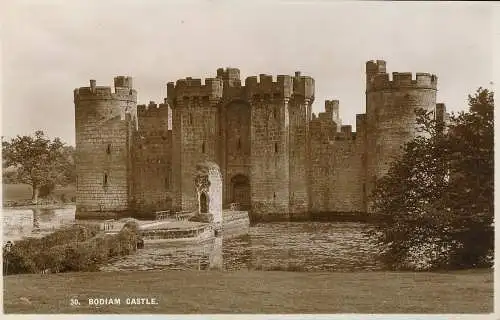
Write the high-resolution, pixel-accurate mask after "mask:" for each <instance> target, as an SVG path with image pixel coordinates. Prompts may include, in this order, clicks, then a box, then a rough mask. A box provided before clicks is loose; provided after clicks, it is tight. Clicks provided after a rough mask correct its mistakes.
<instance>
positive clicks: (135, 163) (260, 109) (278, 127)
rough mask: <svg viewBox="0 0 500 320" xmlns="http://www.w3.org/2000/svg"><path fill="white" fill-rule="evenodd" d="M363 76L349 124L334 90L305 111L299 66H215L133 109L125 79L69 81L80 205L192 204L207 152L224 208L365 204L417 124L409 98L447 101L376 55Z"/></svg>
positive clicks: (266, 215) (262, 216) (304, 209)
mask: <svg viewBox="0 0 500 320" xmlns="http://www.w3.org/2000/svg"><path fill="white" fill-rule="evenodd" d="M366 77H367V91H366V114H359V115H357V117H356V132H352V127H351V126H350V125H342V122H341V119H340V116H339V101H338V100H327V101H326V102H325V111H324V112H321V113H319V114H318V116H315V115H312V112H311V105H312V103H313V102H314V79H312V78H311V77H307V76H301V75H300V72H296V73H295V75H294V76H288V75H279V76H278V77H277V78H276V80H273V77H272V76H269V75H265V74H261V75H260V76H259V77H247V78H246V80H245V82H244V85H242V83H241V80H240V71H239V70H238V69H235V68H227V69H222V68H221V69H218V70H217V76H216V78H208V79H205V80H204V83H202V80H201V79H193V78H186V79H180V80H178V81H177V82H176V83H173V82H170V83H168V84H167V98H166V99H165V103H164V104H160V105H159V106H157V105H155V104H150V105H149V106H145V105H142V106H138V107H137V111H136V108H135V103H136V102H135V101H136V93H135V90H133V89H132V86H131V79H130V78H124V77H118V78H117V79H118V80H115V87H116V89H115V90H116V93H111V89H110V88H102V87H97V88H95V84H94V86H93V85H92V84H91V87H89V88H80V89H76V90H75V108H76V134H77V153H78V154H79V160H78V163H77V171H78V173H79V179H78V184H79V185H78V196H77V207H78V208H80V210H88V211H96V212H98V211H99V212H100V211H101V210H104V211H107V210H133V211H134V212H136V214H139V215H140V214H148V213H149V214H150V213H151V212H154V211H160V210H167V209H175V210H185V211H197V210H198V200H199V199H198V195H197V192H196V187H195V184H194V177H195V174H196V166H197V165H198V164H199V163H204V162H206V161H212V162H213V163H216V164H217V165H218V166H219V167H220V172H221V177H222V185H223V190H222V194H221V196H222V202H223V206H224V207H226V208H227V207H228V206H229V205H230V204H231V203H234V202H237V203H239V204H240V205H242V206H244V207H245V208H244V209H248V210H250V211H251V215H252V218H253V219H257V220H274V219H277V218H281V219H288V218H304V217H306V218H307V217H308V216H309V215H310V214H311V213H321V212H323V213H329V214H334V213H335V212H341V213H345V212H367V211H368V210H369V204H368V195H369V193H370V192H371V190H373V188H374V181H375V179H376V178H379V177H381V176H382V175H383V174H384V173H385V172H386V171H387V169H388V167H389V165H390V162H391V161H392V160H393V159H395V158H396V157H397V156H398V155H399V154H400V153H401V147H402V145H403V144H404V143H405V142H406V141H408V140H409V139H411V138H412V137H414V136H415V135H416V134H417V132H416V131H415V114H414V109H415V107H422V108H424V109H426V110H429V111H431V110H436V111H437V112H438V113H440V114H441V118H443V117H444V115H445V111H444V110H445V108H444V105H441V104H440V105H439V106H438V107H437V108H436V87H437V78H436V77H435V76H434V75H430V74H426V73H417V74H416V77H414V78H413V76H412V75H411V74H410V73H393V76H392V79H390V77H389V75H388V74H387V73H386V65H385V61H381V60H378V61H369V62H368V63H367V64H366ZM136 112H137V115H136ZM438 116H439V115H438ZM169 123H171V127H170V124H169ZM169 129H171V130H169ZM109 144H111V146H112V147H111V148H112V152H111V154H108V153H107V152H106V150H107V149H106V148H107V147H106V146H107V145H109ZM103 150H104V151H105V152H103ZM104 174H107V175H108V176H107V179H108V181H107V187H106V188H103V185H102V180H103V175H104Z"/></svg>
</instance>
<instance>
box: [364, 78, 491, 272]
mask: <svg viewBox="0 0 500 320" xmlns="http://www.w3.org/2000/svg"><path fill="white" fill-rule="evenodd" d="M469 105H470V110H469V112H461V113H459V114H458V115H453V116H452V117H451V119H450V123H449V125H448V126H446V129H445V128H444V127H443V125H442V124H440V123H439V122H437V121H436V120H433V119H432V117H431V115H430V114H429V113H426V112H424V111H422V110H419V111H418V112H417V117H418V121H417V123H418V124H419V125H420V127H421V129H422V131H424V132H425V134H424V135H422V136H419V137H417V138H415V139H414V140H412V141H410V142H409V143H407V144H406V145H405V146H404V150H403V155H402V156H401V158H399V159H398V160H397V161H395V162H394V163H393V164H392V166H391V168H390V169H389V171H388V173H387V174H386V176H384V177H382V178H381V179H379V180H378V181H377V186H376V188H375V190H374V192H373V193H372V200H373V209H374V210H373V211H374V212H373V215H374V217H375V218H376V219H375V221H377V222H376V223H375V229H374V230H373V231H372V232H371V235H372V236H374V239H375V241H376V242H377V243H378V244H379V245H381V247H382V252H381V258H382V259H383V260H384V261H385V262H386V263H387V265H388V266H389V267H391V268H393V269H401V268H408V267H410V265H411V266H412V267H415V263H416V262H417V261H416V260H418V259H420V260H422V258H424V260H426V262H427V265H426V267H430V268H443V267H446V268H470V267H480V266H486V265H490V264H491V260H490V259H489V258H491V254H492V252H493V93H491V92H489V91H488V90H484V89H482V88H480V89H479V90H478V91H477V92H476V94H475V95H474V96H469ZM443 129H445V130H443Z"/></svg>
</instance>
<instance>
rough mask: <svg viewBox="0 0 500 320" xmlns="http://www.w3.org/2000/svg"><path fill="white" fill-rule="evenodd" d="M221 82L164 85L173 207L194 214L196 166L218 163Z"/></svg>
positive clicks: (218, 80) (185, 81)
mask: <svg viewBox="0 0 500 320" xmlns="http://www.w3.org/2000/svg"><path fill="white" fill-rule="evenodd" d="M222 94H223V81H222V80H221V79H219V78H207V79H205V84H204V85H202V83H201V79H192V78H186V79H180V80H177V82H176V83H175V84H174V83H173V82H169V83H168V84H167V101H168V103H169V105H170V106H171V108H172V182H173V190H172V194H173V207H174V208H175V209H178V210H187V211H194V210H196V209H197V207H198V201H199V199H197V193H196V188H195V184H194V179H195V175H196V166H197V165H198V164H199V163H202V162H205V161H214V162H217V147H218V144H219V141H218V140H219V136H218V133H219V120H218V109H217V106H218V104H219V102H220V100H221V99H222Z"/></svg>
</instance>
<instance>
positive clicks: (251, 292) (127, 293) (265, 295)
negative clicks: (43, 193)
mask: <svg viewBox="0 0 500 320" xmlns="http://www.w3.org/2000/svg"><path fill="white" fill-rule="evenodd" d="M127 297H144V298H156V299H157V300H158V304H156V305H127V304H126V298H127ZM3 298H4V312H5V313H170V314H172V313H173V314H180V313H491V312H493V271H491V270H471V271H463V272H449V273H423V272H422V273H412V272H350V273H347V272H346V273H341V272H334V273H299V272H280V271H278V272H271V271H265V272H247V271H242V272H215V271H143V272H140V271H136V272H114V273H104V272H99V273H97V272H96V273H67V274H50V275H13V276H6V277H4V296H3ZM71 298H76V299H78V300H79V302H80V305H79V306H71V305H70V299H71ZM89 298H120V301H121V304H120V305H102V306H99V307H97V306H94V305H89V303H88V299H89Z"/></svg>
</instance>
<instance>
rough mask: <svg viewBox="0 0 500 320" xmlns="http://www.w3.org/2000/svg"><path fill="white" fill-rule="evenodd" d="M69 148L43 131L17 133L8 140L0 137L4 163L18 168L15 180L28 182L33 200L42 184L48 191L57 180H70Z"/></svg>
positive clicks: (5, 165) (64, 181)
mask: <svg viewBox="0 0 500 320" xmlns="http://www.w3.org/2000/svg"><path fill="white" fill-rule="evenodd" d="M71 150H72V149H68V147H67V146H65V145H64V144H63V142H61V140H60V139H59V138H55V139H54V140H52V141H51V140H50V139H49V138H47V137H46V136H45V134H44V132H43V131H36V132H35V135H34V136H20V135H18V136H17V137H15V138H13V139H11V140H10V141H4V139H2V156H3V167H4V168H8V167H14V168H16V169H17V179H16V180H17V182H19V183H27V184H29V185H31V187H32V190H33V191H32V200H33V201H34V202H35V203H36V202H37V201H38V195H39V192H40V189H41V188H49V193H50V191H52V189H53V188H54V186H55V185H56V184H67V183H69V181H70V180H71V174H69V173H68V171H71V170H72V169H71V168H72V166H74V161H73V164H72V163H71V161H72V160H71V158H70V157H68V154H69V152H71Z"/></svg>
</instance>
